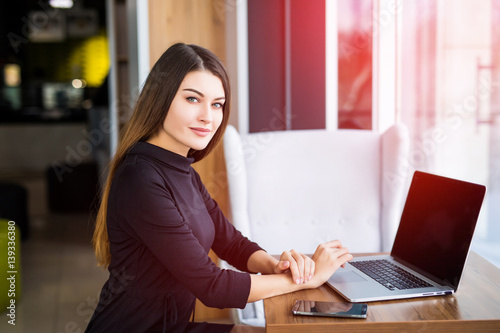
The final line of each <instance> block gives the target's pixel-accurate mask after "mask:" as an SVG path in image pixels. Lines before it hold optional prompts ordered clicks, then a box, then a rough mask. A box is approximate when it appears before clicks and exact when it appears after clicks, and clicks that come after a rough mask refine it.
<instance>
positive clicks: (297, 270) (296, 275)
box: [290, 250, 309, 284]
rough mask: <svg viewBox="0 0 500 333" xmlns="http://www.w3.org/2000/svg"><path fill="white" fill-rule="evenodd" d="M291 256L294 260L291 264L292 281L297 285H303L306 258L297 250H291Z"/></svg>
mask: <svg viewBox="0 0 500 333" xmlns="http://www.w3.org/2000/svg"><path fill="white" fill-rule="evenodd" d="M290 254H291V256H292V259H293V260H291V262H290V272H291V273H292V279H293V281H294V282H295V283H296V284H302V283H304V269H305V263H304V257H303V256H302V254H301V253H300V252H297V251H295V250H291V251H290ZM308 270H309V269H308Z"/></svg>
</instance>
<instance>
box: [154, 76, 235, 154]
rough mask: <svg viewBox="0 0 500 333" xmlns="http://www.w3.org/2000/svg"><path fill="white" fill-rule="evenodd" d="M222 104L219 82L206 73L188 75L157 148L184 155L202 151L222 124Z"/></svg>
mask: <svg viewBox="0 0 500 333" xmlns="http://www.w3.org/2000/svg"><path fill="white" fill-rule="evenodd" d="M224 102H225V94H224V88H223V86H222V82H221V80H220V79H219V78H218V77H217V76H215V75H213V74H212V73H210V72H209V71H194V72H189V73H188V74H187V75H186V76H185V77H184V80H183V81H182V83H181V85H180V87H179V90H178V91H177V93H176V95H175V97H174V100H173V101H172V104H171V105H170V109H169V110H168V113H167V116H166V117H165V121H164V122H163V126H162V128H161V129H160V131H159V133H158V135H156V136H155V137H154V138H152V139H151V140H149V142H150V143H153V144H155V145H157V146H160V147H162V148H165V149H167V150H170V151H172V152H174V153H177V154H180V155H183V156H187V154H188V152H189V149H191V148H192V149H195V150H203V149H205V147H206V146H207V145H208V143H209V142H210V140H211V139H212V137H213V136H214V134H215V132H216V131H217V129H218V128H219V126H220V124H221V122H222V107H223V105H224Z"/></svg>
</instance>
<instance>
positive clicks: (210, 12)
mask: <svg viewBox="0 0 500 333" xmlns="http://www.w3.org/2000/svg"><path fill="white" fill-rule="evenodd" d="M220 3H221V0H182V1H179V0H149V3H148V5H149V54H150V58H149V59H150V67H152V66H153V65H154V63H155V62H156V60H157V59H158V58H159V57H160V56H161V55H162V53H163V52H164V51H165V50H166V49H167V48H168V47H169V46H171V45H172V44H174V43H177V42H183V43H187V44H197V45H200V46H203V47H205V48H207V49H209V50H211V51H212V52H214V53H215V54H216V55H217V56H218V57H219V58H220V59H221V60H222V61H223V62H224V61H225V54H226V42H225V41H226V38H225V13H224V6H221V5H220ZM193 166H194V168H195V169H196V171H198V173H199V174H200V176H201V179H202V181H203V183H204V184H205V186H206V187H207V189H208V191H209V193H210V194H211V195H212V197H213V198H214V199H215V200H216V201H217V202H218V204H219V206H220V207H221V209H222V211H223V212H224V213H225V214H226V216H228V213H229V212H228V203H229V199H228V192H227V178H226V170H225V164H224V154H223V151H222V145H221V144H219V145H218V146H217V148H216V149H215V151H214V152H212V154H210V155H209V156H208V157H206V158H205V159H204V160H202V161H200V162H198V163H196V164H194V165H193ZM210 256H211V258H212V259H213V260H214V261H216V260H217V258H216V256H215V255H214V254H213V253H212V252H211V254H210ZM228 317H229V312H228V310H227V309H226V310H220V309H214V308H208V307H205V306H204V305H203V304H202V303H201V302H199V301H197V305H196V318H195V319H196V320H197V321H210V320H211V319H218V318H228Z"/></svg>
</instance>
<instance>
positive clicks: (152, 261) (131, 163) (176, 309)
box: [87, 44, 352, 333]
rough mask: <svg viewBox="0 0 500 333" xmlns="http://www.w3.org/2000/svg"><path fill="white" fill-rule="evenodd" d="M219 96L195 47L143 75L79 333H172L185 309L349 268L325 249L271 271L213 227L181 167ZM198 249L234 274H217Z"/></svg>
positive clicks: (208, 138)
mask: <svg viewBox="0 0 500 333" xmlns="http://www.w3.org/2000/svg"><path fill="white" fill-rule="evenodd" d="M230 96H231V94H230V87H229V80H228V77H227V74H226V72H225V69H224V67H223V65H222V64H221V62H220V61H219V60H218V59H217V57H216V56H215V55H214V54H212V53H211V52H210V51H208V50H206V49H204V48H201V47H199V46H195V45H185V44H175V45H173V46H172V47H170V48H169V49H168V50H167V51H166V52H165V53H164V54H163V55H162V56H161V58H160V59H159V60H158V62H157V63H156V64H155V66H154V67H153V69H152V70H151V73H150V74H149V76H148V78H147V80H146V83H145V85H144V87H143V89H142V92H141V94H140V96H139V99H138V101H137V105H136V107H135V110H134V113H133V115H132V118H131V120H130V122H129V123H128V125H127V128H126V131H125V133H124V134H123V137H122V138H121V142H120V145H119V147H118V150H117V152H116V155H115V157H114V159H113V161H112V164H111V168H110V173H109V177H108V181H107V184H106V186H105V188H104V192H103V197H102V202H101V206H100V210H99V214H98V216H97V221H96V228H95V233H94V238H93V243H94V249H95V253H96V256H97V260H98V262H99V264H100V265H102V266H104V267H107V268H108V270H109V272H110V276H109V279H108V281H107V282H106V283H105V285H104V286H103V288H102V292H101V295H100V300H99V304H98V306H97V308H96V310H95V312H94V315H93V317H92V319H91V320H90V323H89V325H88V327H87V332H135V333H137V332H174V331H175V332H177V331H179V332H182V331H184V330H185V329H186V328H187V327H188V325H191V324H188V322H189V319H190V316H191V315H192V313H193V310H194V306H195V299H196V298H198V299H200V300H201V301H202V302H203V303H204V304H206V305H207V306H211V307H218V308H231V307H234V308H243V307H244V306H245V305H246V303H247V302H254V301H257V300H259V299H263V298H266V297H271V296H275V295H279V294H283V293H288V292H291V291H295V290H300V289H304V288H315V287H318V286H320V285H321V284H323V283H324V282H325V281H326V280H327V279H328V278H329V277H330V276H331V274H333V272H334V271H335V270H336V269H337V268H338V267H340V266H342V265H344V264H345V262H346V261H348V260H350V259H352V256H351V255H350V254H349V253H348V251H347V249H345V248H343V247H342V245H341V244H340V242H338V241H332V242H330V243H326V244H322V245H320V246H319V247H318V249H317V250H316V252H315V254H314V256H313V257H312V258H309V257H307V256H305V255H303V254H301V253H298V252H297V251H294V250H292V251H285V252H283V254H282V255H281V258H280V260H276V259H275V258H273V257H271V256H270V255H269V254H267V253H266V252H265V251H264V250H262V249H261V248H260V247H259V246H258V245H257V244H255V243H253V242H251V241H250V240H248V239H247V238H245V237H243V236H242V235H241V234H240V233H239V232H238V231H237V230H236V229H235V228H234V227H233V226H232V224H231V223H229V222H228V221H227V219H226V218H225V217H224V215H223V214H222V212H221V210H220V209H219V207H218V206H217V204H216V202H215V201H214V200H213V199H212V198H211V197H210V195H209V194H208V192H207V190H206V189H205V187H204V186H203V184H202V183H201V180H200V177H199V175H198V174H197V173H196V171H194V169H193V168H192V167H191V164H192V163H193V162H196V161H199V160H201V159H202V158H204V157H205V156H206V155H207V154H208V153H209V152H210V151H211V150H212V149H213V148H214V146H215V145H216V144H217V143H218V142H219V141H220V140H221V138H222V135H223V133H224V129H225V128H226V125H227V122H228V118H229V105H230ZM210 249H213V250H214V252H215V253H216V254H217V255H218V257H219V258H222V259H225V260H227V261H228V262H229V263H230V264H232V265H233V266H235V267H236V268H238V269H239V270H240V271H241V272H236V271H232V270H222V269H220V268H219V267H218V266H217V265H215V264H214V263H213V262H212V261H211V259H210V257H209V256H208V252H209V250H210ZM255 273H262V275H257V274H255Z"/></svg>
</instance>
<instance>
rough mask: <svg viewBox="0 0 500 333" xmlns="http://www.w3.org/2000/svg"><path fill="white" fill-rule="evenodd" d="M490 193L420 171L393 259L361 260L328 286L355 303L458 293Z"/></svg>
mask: <svg viewBox="0 0 500 333" xmlns="http://www.w3.org/2000/svg"><path fill="white" fill-rule="evenodd" d="M485 192H486V187H485V186H483V185H478V184H473V183H469V182H464V181H460V180H456V179H451V178H446V177H442V176H437V175H433V174H429V173H424V172H420V171H416V172H415V173H414V175H413V179H412V182H411V185H410V189H409V192H408V196H407V198H406V203H405V206H404V209H403V213H402V215H401V221H400V224H399V228H398V231H397V234H396V238H395V240H394V244H393V247H392V250H391V253H390V255H382V256H369V257H356V258H354V260H353V261H351V262H349V263H348V264H346V267H345V268H344V269H339V270H337V271H336V272H335V274H333V275H332V276H331V277H330V279H329V280H328V281H327V284H328V285H329V286H330V287H332V288H333V289H335V290H336V291H337V292H338V293H340V294H341V295H342V296H343V297H344V298H345V299H347V300H349V301H350V302H371V301H381V300H393V299H401V298H411V297H424V296H436V295H450V294H453V293H454V292H456V291H457V289H458V285H459V282H460V279H461V277H462V272H463V269H464V266H465V262H466V260H467V256H468V253H469V248H470V244H471V241H472V236H473V234H474V229H475V226H476V222H477V218H478V216H479V211H480V209H481V204H482V202H483V198H484V194H485ZM380 265H381V266H383V267H382V268H380V267H379V268H377V267H376V266H380ZM405 275H408V276H405Z"/></svg>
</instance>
